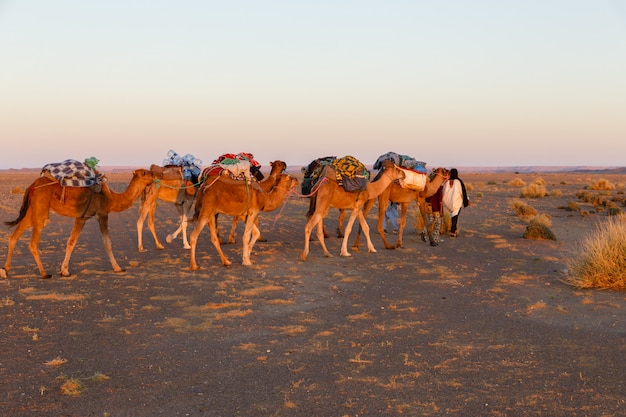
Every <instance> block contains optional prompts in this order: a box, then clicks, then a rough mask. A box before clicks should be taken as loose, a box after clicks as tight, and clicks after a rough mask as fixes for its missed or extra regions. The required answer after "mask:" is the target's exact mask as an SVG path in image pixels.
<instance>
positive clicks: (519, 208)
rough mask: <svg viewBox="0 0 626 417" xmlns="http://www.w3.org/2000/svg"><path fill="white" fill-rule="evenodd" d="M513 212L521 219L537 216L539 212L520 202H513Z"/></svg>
mask: <svg viewBox="0 0 626 417" xmlns="http://www.w3.org/2000/svg"><path fill="white" fill-rule="evenodd" d="M513 210H515V213H517V215H518V216H521V217H528V216H534V215H536V214H537V210H535V209H534V208H533V207H531V206H529V205H528V204H526V203H524V202H523V201H520V200H515V201H513Z"/></svg>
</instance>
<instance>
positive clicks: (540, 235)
mask: <svg viewBox="0 0 626 417" xmlns="http://www.w3.org/2000/svg"><path fill="white" fill-rule="evenodd" d="M546 219H548V223H549V218H547V217H546V216H545V215H538V216H535V217H533V218H532V219H531V220H530V223H529V224H528V227H526V230H525V231H524V239H536V240H556V236H555V235H554V233H553V232H552V230H550V226H549V225H548V224H546Z"/></svg>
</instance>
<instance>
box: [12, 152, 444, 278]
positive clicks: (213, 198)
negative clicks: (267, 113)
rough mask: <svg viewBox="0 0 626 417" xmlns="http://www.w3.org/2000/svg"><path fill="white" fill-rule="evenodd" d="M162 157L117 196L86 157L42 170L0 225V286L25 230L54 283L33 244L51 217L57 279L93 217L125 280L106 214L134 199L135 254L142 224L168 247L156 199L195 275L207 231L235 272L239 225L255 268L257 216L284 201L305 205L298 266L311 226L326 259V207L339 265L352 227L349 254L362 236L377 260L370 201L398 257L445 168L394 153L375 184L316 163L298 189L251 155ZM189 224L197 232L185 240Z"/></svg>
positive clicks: (363, 172)
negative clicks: (4, 230) (3, 231)
mask: <svg viewBox="0 0 626 417" xmlns="http://www.w3.org/2000/svg"><path fill="white" fill-rule="evenodd" d="M167 156H168V158H167V159H166V160H164V161H163V165H162V166H159V165H152V166H151V167H150V168H149V169H137V170H135V171H133V173H132V178H131V180H130V183H129V184H128V186H127V188H126V190H125V191H123V192H121V193H116V192H113V191H112V190H111V189H110V188H109V186H108V184H107V177H106V175H104V174H102V173H101V172H99V171H98V170H97V169H96V167H97V163H98V162H99V161H98V160H97V159H96V158H93V157H91V158H88V159H86V160H85V161H84V162H80V161H77V160H72V159H68V160H65V161H63V162H58V163H51V164H47V165H46V166H44V167H43V169H42V171H41V174H40V176H39V177H38V178H37V179H36V180H35V181H34V182H33V183H32V184H31V185H30V186H29V187H28V188H27V189H26V191H25V193H24V197H23V201H22V205H21V207H20V211H19V215H18V217H17V218H16V219H15V220H13V221H6V222H5V225H7V226H9V227H15V230H14V231H13V233H12V234H11V235H10V237H9V239H8V251H7V258H6V261H5V264H4V267H3V268H1V269H0V278H7V277H8V275H9V271H10V269H11V259H12V255H13V252H14V249H15V246H16V244H17V242H18V240H19V238H20V237H21V235H22V234H23V233H24V232H25V231H26V230H28V229H29V228H32V234H31V238H30V243H29V245H28V247H29V250H30V252H31V254H32V256H33V258H34V259H35V263H36V265H37V268H38V269H39V276H40V278H51V277H52V275H50V274H48V273H47V272H46V270H45V269H44V266H43V264H42V261H41V257H40V253H39V241H40V239H41V234H42V231H43V229H44V227H45V225H46V223H47V222H48V220H49V212H50V211H53V212H55V213H57V214H59V215H61V216H67V217H73V218H74V226H73V228H72V231H71V234H70V236H69V238H68V240H67V245H66V249H65V258H64V260H63V262H62V264H61V269H60V275H61V276H63V277H67V276H70V271H69V263H70V257H71V254H72V252H73V250H74V248H75V246H76V244H77V241H78V237H79V235H80V233H81V230H82V229H83V226H84V225H85V223H86V222H87V220H89V219H90V218H92V217H95V218H96V219H97V220H98V223H99V226H100V232H101V234H102V240H103V244H104V248H105V251H106V253H107V255H108V257H109V261H110V262H111V266H112V267H113V271H114V272H123V271H124V269H123V268H121V267H120V266H119V264H118V263H117V261H116V260H115V256H114V254H113V248H112V243H111V237H110V235H109V228H108V216H109V213H111V212H120V211H124V210H127V209H129V208H130V207H132V206H133V205H134V204H135V202H136V201H137V200H141V201H140V205H139V217H138V220H137V224H136V226H137V248H138V250H139V251H140V252H146V249H145V248H144V245H143V238H142V234H143V225H144V222H145V220H146V218H147V219H148V229H149V230H150V233H151V235H152V237H153V239H154V242H155V245H156V248H157V249H164V248H165V247H164V245H163V244H162V243H161V242H160V240H159V239H158V236H157V233H156V229H155V221H154V216H155V211H156V207H157V201H158V200H160V201H162V202H167V203H173V204H175V206H176V209H177V212H178V214H179V220H180V221H179V226H178V229H177V230H176V231H174V232H173V233H170V234H169V235H167V239H166V241H167V243H171V242H172V241H173V240H174V239H175V238H176V237H177V236H178V235H179V234H182V240H183V247H184V248H185V249H189V250H190V265H189V268H190V269H191V270H197V269H200V267H199V265H198V264H197V262H196V246H197V242H198V239H199V236H200V233H201V232H202V230H203V229H204V227H205V226H208V229H209V235H210V240H211V243H212V244H213V246H214V247H215V250H216V251H217V253H218V254H219V257H220V261H221V263H222V265H224V266H229V265H231V264H232V262H231V261H230V260H229V259H228V258H227V257H226V255H225V254H224V252H223V251H222V248H221V245H222V244H223V243H234V242H235V241H236V236H235V235H236V226H237V223H238V222H239V221H243V222H245V227H244V232H243V236H242V246H243V252H242V264H243V265H252V260H251V253H252V249H253V247H254V245H255V243H256V242H258V241H263V239H262V236H261V231H260V229H259V225H258V218H259V214H260V213H261V212H271V211H274V210H277V209H278V208H279V207H281V206H282V205H284V204H286V203H287V199H288V197H289V196H291V195H298V196H299V197H302V198H308V199H309V200H310V201H309V210H308V212H307V213H306V218H307V221H306V225H305V227H304V249H303V251H302V254H301V260H303V261H305V260H306V259H307V258H308V255H309V242H310V239H311V234H312V231H313V229H314V228H316V227H317V234H316V236H317V239H318V241H319V243H320V246H321V248H322V251H323V253H324V255H325V256H327V257H331V256H332V255H331V253H330V252H329V251H328V249H327V248H326V244H325V242H324V237H325V230H324V224H323V220H324V218H325V217H326V216H327V215H328V212H329V209H330V207H334V208H336V209H338V210H339V213H340V216H339V228H338V235H339V236H341V237H342V238H343V240H342V244H341V251H340V256H351V254H350V252H349V251H348V239H349V237H350V234H351V231H352V227H353V225H354V223H355V222H356V221H357V220H358V223H359V230H358V233H357V235H356V239H355V242H354V245H353V249H354V250H358V240H359V237H360V234H361V233H363V234H364V235H365V239H366V242H367V248H368V252H371V253H374V252H376V249H375V248H374V245H373V243H372V241H371V238H370V233H369V232H370V229H369V226H368V224H367V221H366V216H367V214H368V213H369V211H370V210H371V209H372V207H373V205H374V203H376V202H378V223H377V230H378V233H379V234H380V236H381V238H382V240H383V243H384V245H385V247H386V248H387V249H394V248H400V247H402V231H403V230H404V227H405V224H406V213H407V207H408V205H409V203H410V202H411V201H415V202H416V204H417V205H418V207H419V208H420V213H421V214H422V216H425V213H426V211H425V210H424V209H423V208H424V204H425V199H426V198H427V197H429V196H430V195H432V194H433V193H434V192H435V191H436V190H437V189H438V188H439V187H440V186H441V184H442V183H443V181H445V179H446V178H447V177H448V172H447V170H446V169H445V168H437V169H434V170H432V171H431V172H428V170H427V169H426V168H425V165H426V164H425V163H423V162H419V161H416V160H415V159H413V158H411V157H408V156H406V155H400V154H396V153H393V152H388V153H386V154H384V155H381V156H380V157H379V158H378V159H377V161H376V162H375V164H374V165H373V167H374V169H375V170H378V172H377V174H376V175H375V176H374V178H373V179H371V178H370V172H369V171H368V170H367V169H366V168H365V165H363V163H361V162H360V161H358V160H357V159H356V158H354V157H352V156H345V157H342V158H336V157H325V158H318V159H316V160H314V161H313V162H311V164H309V165H308V166H307V167H306V168H303V170H302V172H303V173H304V177H303V179H302V183H301V184H300V183H299V181H298V180H297V179H296V178H295V177H294V176H292V175H290V174H288V173H287V172H286V170H287V164H286V163H285V162H284V161H273V162H271V163H270V172H269V174H268V175H267V177H265V175H264V174H263V173H262V172H261V164H260V163H259V162H258V161H256V160H255V159H254V156H253V155H252V154H250V153H243V152H242V153H238V154H225V155H221V156H220V157H219V158H217V159H215V160H214V161H213V163H212V164H210V165H209V166H207V167H204V168H203V167H202V162H201V161H200V160H199V159H196V158H194V157H193V155H190V154H187V155H185V156H183V157H180V156H179V155H178V154H176V153H175V152H174V151H170V152H169V153H168V154H167ZM298 185H300V187H298ZM298 188H300V190H301V191H302V193H301V194H300V193H298V192H297V189H298ZM389 202H395V203H399V204H400V206H401V217H400V231H399V233H398V240H397V242H396V244H395V245H390V244H389V243H388V241H387V239H386V237H385V232H384V228H383V219H384V211H385V208H386V207H387V204H388V203H389ZM348 212H349V214H350V215H349V218H348V221H347V223H346V225H345V229H344V228H343V221H344V219H345V216H346V215H347V213H348ZM220 214H222V215H224V216H230V217H232V223H231V228H230V233H229V236H228V239H227V241H226V242H224V241H222V240H221V239H220V237H219V232H218V225H217V221H218V216H219V215H220ZM188 223H193V224H194V228H193V230H192V231H191V233H190V234H189V235H187V225H188Z"/></svg>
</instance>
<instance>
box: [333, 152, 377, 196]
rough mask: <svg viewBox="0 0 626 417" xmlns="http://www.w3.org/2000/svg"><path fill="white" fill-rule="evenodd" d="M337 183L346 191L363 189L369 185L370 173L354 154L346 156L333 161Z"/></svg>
mask: <svg viewBox="0 0 626 417" xmlns="http://www.w3.org/2000/svg"><path fill="white" fill-rule="evenodd" d="M332 165H333V167H334V168H335V177H336V179H337V184H339V185H341V186H342V187H343V188H344V190H346V191H351V192H352V191H362V190H364V189H365V188H366V187H367V183H368V182H369V178H370V173H369V171H368V170H367V169H366V168H365V165H363V163H362V162H361V161H359V160H358V159H356V158H355V157H353V156H350V155H348V156H344V157H343V158H339V159H336V160H334V161H333V162H332Z"/></svg>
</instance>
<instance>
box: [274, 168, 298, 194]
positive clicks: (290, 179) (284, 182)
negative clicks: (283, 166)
mask: <svg viewBox="0 0 626 417" xmlns="http://www.w3.org/2000/svg"><path fill="white" fill-rule="evenodd" d="M297 186H298V179H297V178H296V177H294V176H292V175H289V174H287V173H286V172H285V173H282V174H280V177H278V181H276V186H275V187H274V188H282V189H284V190H286V191H287V193H291V192H292V191H293V190H294V189H295V188H296V187H297Z"/></svg>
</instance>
